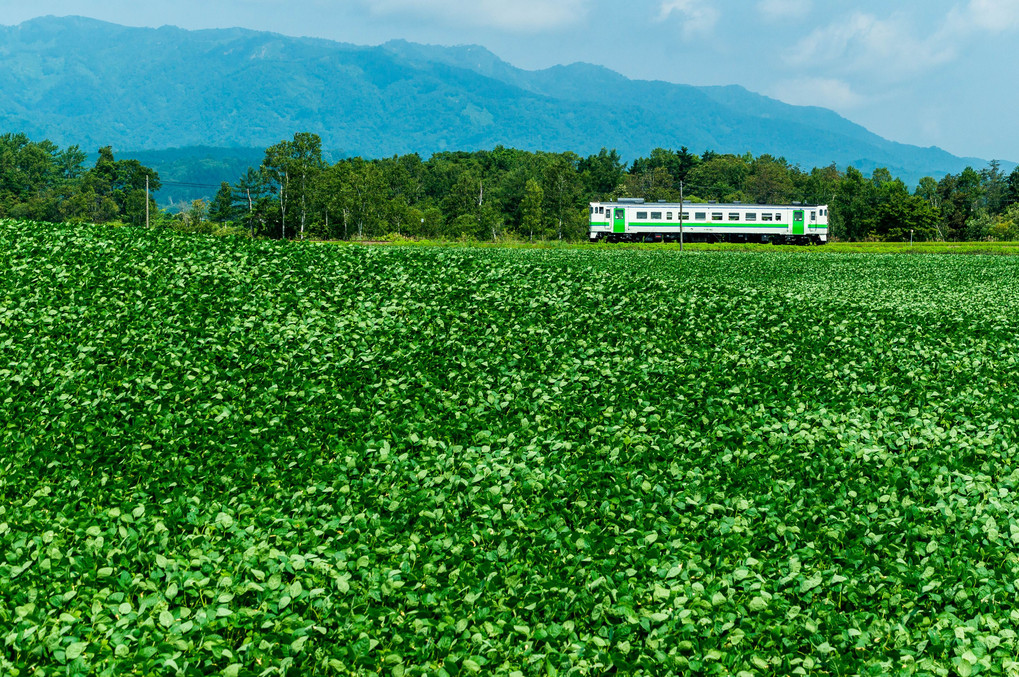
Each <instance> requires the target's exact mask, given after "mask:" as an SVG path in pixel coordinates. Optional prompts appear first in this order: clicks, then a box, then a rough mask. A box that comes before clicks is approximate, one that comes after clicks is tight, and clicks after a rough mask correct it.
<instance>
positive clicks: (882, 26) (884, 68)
mask: <svg viewBox="0 0 1019 677" xmlns="http://www.w3.org/2000/svg"><path fill="white" fill-rule="evenodd" d="M955 56H956V51H955V42H953V41H952V40H947V39H943V37H942V35H941V32H940V31H939V32H938V33H936V34H934V35H931V36H927V37H922V36H917V35H915V33H914V30H913V25H912V23H911V22H910V21H909V19H908V17H906V16H905V15H901V14H895V15H892V16H890V17H887V18H878V17H876V16H874V15H873V14H865V13H862V12H856V13H854V14H852V15H850V16H849V17H848V18H846V19H842V20H840V21H838V22H836V23H832V24H830V25H828V26H825V27H823V28H819V29H817V30H815V31H813V32H812V33H810V34H809V35H808V36H807V37H806V38H805V39H804V40H803V41H802V42H800V43H799V44H798V46H797V47H796V48H795V51H793V52H791V53H790V54H789V57H788V61H789V62H790V64H791V65H794V66H800V67H815V66H820V67H823V68H824V69H826V70H829V71H830V70H832V69H834V70H838V71H844V72H850V73H861V72H863V73H867V74H868V76H870V77H873V78H875V79H882V80H890V81H895V80H901V79H903V78H906V77H910V76H913V75H915V74H917V73H920V72H923V71H925V70H927V69H929V68H932V67H934V66H938V65H940V64H943V63H946V62H948V61H951V60H952V59H953V58H955Z"/></svg>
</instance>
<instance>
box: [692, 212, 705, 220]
mask: <svg viewBox="0 0 1019 677" xmlns="http://www.w3.org/2000/svg"><path fill="white" fill-rule="evenodd" d="M694 216H695V217H696V218H697V220H698V221H704V220H706V219H707V218H708V214H707V212H694Z"/></svg>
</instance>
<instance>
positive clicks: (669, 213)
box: [665, 212, 672, 221]
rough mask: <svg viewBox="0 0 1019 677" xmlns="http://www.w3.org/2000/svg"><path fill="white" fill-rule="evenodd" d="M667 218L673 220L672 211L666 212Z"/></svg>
mask: <svg viewBox="0 0 1019 677" xmlns="http://www.w3.org/2000/svg"><path fill="white" fill-rule="evenodd" d="M665 220H666V221H671V220H672V212H665Z"/></svg>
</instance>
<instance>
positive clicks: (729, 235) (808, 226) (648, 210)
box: [590, 198, 828, 244]
mask: <svg viewBox="0 0 1019 677" xmlns="http://www.w3.org/2000/svg"><path fill="white" fill-rule="evenodd" d="M681 229H682V234H683V240H684V241H685V242H771V243H772V244H824V243H825V242H827V241H828V205H798V204H792V205H752V204H742V203H733V204H716V203H712V202H707V203H700V202H697V203H694V202H684V203H683V204H682V205H680V204H679V203H678V202H645V201H644V200H643V199H640V198H620V199H618V200H616V201H614V202H592V203H591V225H590V237H591V242H597V241H599V240H605V241H607V242H662V241H665V242H678V241H679V238H680V230H681Z"/></svg>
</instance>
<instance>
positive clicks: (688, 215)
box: [683, 212, 704, 219]
mask: <svg viewBox="0 0 1019 677" xmlns="http://www.w3.org/2000/svg"><path fill="white" fill-rule="evenodd" d="M689 218H690V212H683V219H689ZM700 218H702V219H703V218H704V215H703V214H701V216H700Z"/></svg>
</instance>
